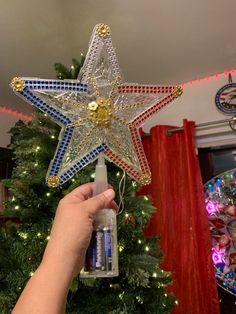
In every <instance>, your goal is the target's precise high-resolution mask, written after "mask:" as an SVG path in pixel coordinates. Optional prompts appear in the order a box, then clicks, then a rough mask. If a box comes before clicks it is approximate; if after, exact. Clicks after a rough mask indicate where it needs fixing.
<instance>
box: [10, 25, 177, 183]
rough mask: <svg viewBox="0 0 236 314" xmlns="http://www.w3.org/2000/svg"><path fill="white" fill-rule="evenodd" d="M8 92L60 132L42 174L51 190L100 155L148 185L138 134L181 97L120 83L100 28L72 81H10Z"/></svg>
mask: <svg viewBox="0 0 236 314" xmlns="http://www.w3.org/2000/svg"><path fill="white" fill-rule="evenodd" d="M11 87H12V89H13V91H14V92H15V93H16V94H17V95H19V96H21V97H22V98H23V99H24V100H26V101H27V102H29V103H30V104H31V105H33V106H35V107H37V108H38V109H40V110H41V111H43V112H44V113H46V114H47V115H48V116H49V117H50V118H52V119H53V120H54V121H55V122H57V123H58V124H59V125H60V126H61V127H62V130H61V133H60V136H59V143H58V147H57V150H56V153H55V156H54V158H53V160H52V162H51V164H50V166H49V170H48V173H47V184H48V185H49V186H51V187H57V186H59V185H62V184H64V183H65V182H66V181H68V180H69V179H70V178H71V177H72V176H73V175H74V174H75V173H76V172H78V171H79V170H81V169H82V168H84V167H85V166H86V165H88V164H89V163H91V162H93V161H94V160H95V159H96V158H97V157H98V155H99V154H101V153H102V154H103V155H104V157H105V158H106V159H108V160H110V161H112V162H113V163H115V164H117V165H118V166H119V167H120V168H122V169H123V170H125V171H126V172H127V173H128V174H129V175H130V176H131V177H132V178H134V179H135V180H136V181H138V182H140V183H141V184H144V185H145V184H149V183H150V181H151V175H150V170H149V166H148V162H147V160H146V157H145V154H144V150H143V147H142V142H141V137H140V134H139V128H140V127H141V126H142V125H143V124H144V122H145V121H146V120H147V119H148V118H150V117H151V116H152V115H153V114H155V113H156V112H158V111H159V110H161V109H162V108H164V107H165V106H166V105H167V104H169V103H170V102H171V101H173V100H174V99H176V98H177V97H179V96H180V95H181V94H182V88H181V87H180V86H173V85H171V86H159V85H141V84H136V83H133V84H132V83H125V82H124V80H123V78H122V74H121V70H120V67H119V64H118V61H117V57H116V54H115V49H114V47H113V44H112V41H111V31H110V28H109V27H108V26H107V25H106V24H98V25H96V26H95V28H94V31H93V34H92V37H91V40H90V45H89V49H88V54H87V56H86V59H85V62H84V65H83V68H82V69H81V72H80V74H79V79H78V80H48V79H35V78H21V77H16V78H14V79H13V80H12V82H11Z"/></svg>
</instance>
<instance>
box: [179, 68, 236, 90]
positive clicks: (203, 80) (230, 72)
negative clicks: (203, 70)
mask: <svg viewBox="0 0 236 314" xmlns="http://www.w3.org/2000/svg"><path fill="white" fill-rule="evenodd" d="M235 73H236V69H230V70H226V71H224V72H221V73H215V74H213V75H207V76H205V77H203V78H200V79H195V80H190V81H188V82H182V83H180V84H177V85H181V86H182V87H184V86H186V85H190V86H192V85H193V84H196V83H197V84H199V83H202V82H205V81H207V82H209V81H211V80H212V79H218V78H219V77H220V76H221V75H225V76H228V75H229V74H235Z"/></svg>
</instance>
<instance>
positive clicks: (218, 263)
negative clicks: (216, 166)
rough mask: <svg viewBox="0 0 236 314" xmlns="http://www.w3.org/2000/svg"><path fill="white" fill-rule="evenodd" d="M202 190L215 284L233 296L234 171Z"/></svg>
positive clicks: (235, 243)
mask: <svg viewBox="0 0 236 314" xmlns="http://www.w3.org/2000/svg"><path fill="white" fill-rule="evenodd" d="M204 187H205V199H206V210H207V213H208V219H209V225H210V232H211V237H212V260H213V263H214V266H215V274H216V280H217V283H218V285H220V286H221V287H222V288H223V289H225V290H227V291H228V292H230V293H231V294H234V295H235V296H236V168H235V169H232V170H230V171H227V172H224V173H222V174H220V175H218V176H217V177H215V178H213V179H211V180H210V181H208V182H207V183H206V184H205V186H204Z"/></svg>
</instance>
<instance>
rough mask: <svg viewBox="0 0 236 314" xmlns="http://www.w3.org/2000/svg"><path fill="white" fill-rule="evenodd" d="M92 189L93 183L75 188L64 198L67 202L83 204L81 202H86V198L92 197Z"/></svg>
mask: <svg viewBox="0 0 236 314" xmlns="http://www.w3.org/2000/svg"><path fill="white" fill-rule="evenodd" d="M93 189H94V182H89V183H86V184H83V185H80V186H79V187H77V188H75V189H74V190H73V191H72V192H70V193H69V194H67V195H66V196H65V198H66V199H67V200H75V201H77V202H83V201H86V200H87V199H88V198H90V197H92V195H93Z"/></svg>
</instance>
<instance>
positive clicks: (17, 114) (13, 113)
mask: <svg viewBox="0 0 236 314" xmlns="http://www.w3.org/2000/svg"><path fill="white" fill-rule="evenodd" d="M0 113H6V114H9V115H11V116H13V117H17V118H19V119H21V120H26V121H31V120H32V118H33V117H32V115H27V114H25V113H23V112H19V111H16V110H13V109H10V108H6V107H1V106H0Z"/></svg>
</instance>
